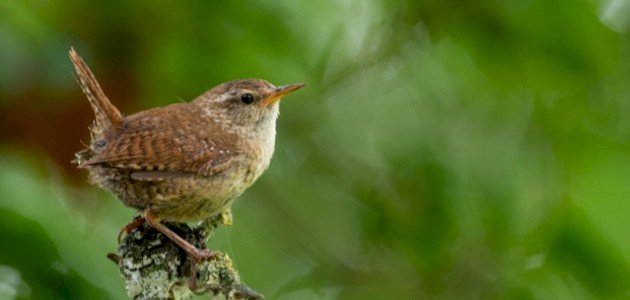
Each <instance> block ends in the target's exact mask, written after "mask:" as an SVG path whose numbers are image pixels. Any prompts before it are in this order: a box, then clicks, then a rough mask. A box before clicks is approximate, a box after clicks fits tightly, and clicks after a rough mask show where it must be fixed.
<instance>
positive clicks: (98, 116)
mask: <svg viewBox="0 0 630 300" xmlns="http://www.w3.org/2000/svg"><path fill="white" fill-rule="evenodd" d="M70 60H71V61H72V63H73V64H74V68H75V69H76V70H77V74H78V75H79V80H78V81H79V84H80V85H81V89H82V90H83V93H84V94H85V96H87V98H88V101H90V105H91V106H92V109H93V110H94V117H95V118H94V124H93V125H92V127H90V131H91V132H92V142H95V141H97V140H100V139H102V138H103V137H104V134H105V132H107V131H108V130H112V129H117V128H121V127H122V118H123V117H122V115H121V114H120V111H118V109H117V108H116V107H115V106H114V105H113V104H112V103H111V102H110V101H109V99H108V98H107V96H105V93H103V90H102V89H101V86H100V85H99V84H98V81H96V78H94V75H93V74H92V71H90V68H89V67H88V66H87V65H86V64H85V62H84V61H83V59H82V58H81V56H79V54H78V53H77V52H76V51H75V50H74V48H70Z"/></svg>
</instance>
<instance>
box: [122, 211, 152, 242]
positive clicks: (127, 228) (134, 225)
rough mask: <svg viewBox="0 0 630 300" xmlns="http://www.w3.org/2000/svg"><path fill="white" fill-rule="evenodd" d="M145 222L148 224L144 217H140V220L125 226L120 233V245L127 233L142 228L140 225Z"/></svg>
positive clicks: (137, 219)
mask: <svg viewBox="0 0 630 300" xmlns="http://www.w3.org/2000/svg"><path fill="white" fill-rule="evenodd" d="M144 222H146V220H145V218H144V217H140V218H136V219H134V220H133V221H131V222H129V223H127V225H125V227H123V228H122V229H121V230H120V232H119V233H118V243H119V244H120V238H122V236H123V234H125V233H129V232H131V231H132V230H134V229H136V228H138V227H140V225H142V224H144Z"/></svg>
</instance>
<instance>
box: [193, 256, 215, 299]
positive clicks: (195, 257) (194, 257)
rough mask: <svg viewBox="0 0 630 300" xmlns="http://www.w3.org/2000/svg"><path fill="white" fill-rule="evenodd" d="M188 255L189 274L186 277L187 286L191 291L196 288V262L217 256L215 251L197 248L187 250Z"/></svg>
mask: <svg viewBox="0 0 630 300" xmlns="http://www.w3.org/2000/svg"><path fill="white" fill-rule="evenodd" d="M188 256H189V257H190V275H189V279H188V288H189V289H190V290H191V291H194V290H195V289H197V264H199V262H200V261H201V260H203V259H212V258H215V257H217V253H216V252H214V251H210V250H208V249H201V250H199V249H197V248H194V250H193V251H190V252H188Z"/></svg>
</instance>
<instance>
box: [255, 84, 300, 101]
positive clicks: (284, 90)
mask: <svg viewBox="0 0 630 300" xmlns="http://www.w3.org/2000/svg"><path fill="white" fill-rule="evenodd" d="M304 86H305V84H303V83H295V84H287V85H282V86H279V87H277V88H275V89H273V91H271V93H269V95H267V97H266V98H265V99H263V100H262V103H263V105H264V106H269V105H271V104H274V103H276V101H278V100H280V99H282V97H284V96H285V95H286V94H288V93H291V92H294V91H297V90H299V89H301V88H303V87H304Z"/></svg>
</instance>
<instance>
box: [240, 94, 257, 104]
mask: <svg viewBox="0 0 630 300" xmlns="http://www.w3.org/2000/svg"><path fill="white" fill-rule="evenodd" d="M241 101H243V103H245V104H250V103H252V102H254V95H252V94H250V93H245V94H243V95H241Z"/></svg>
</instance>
